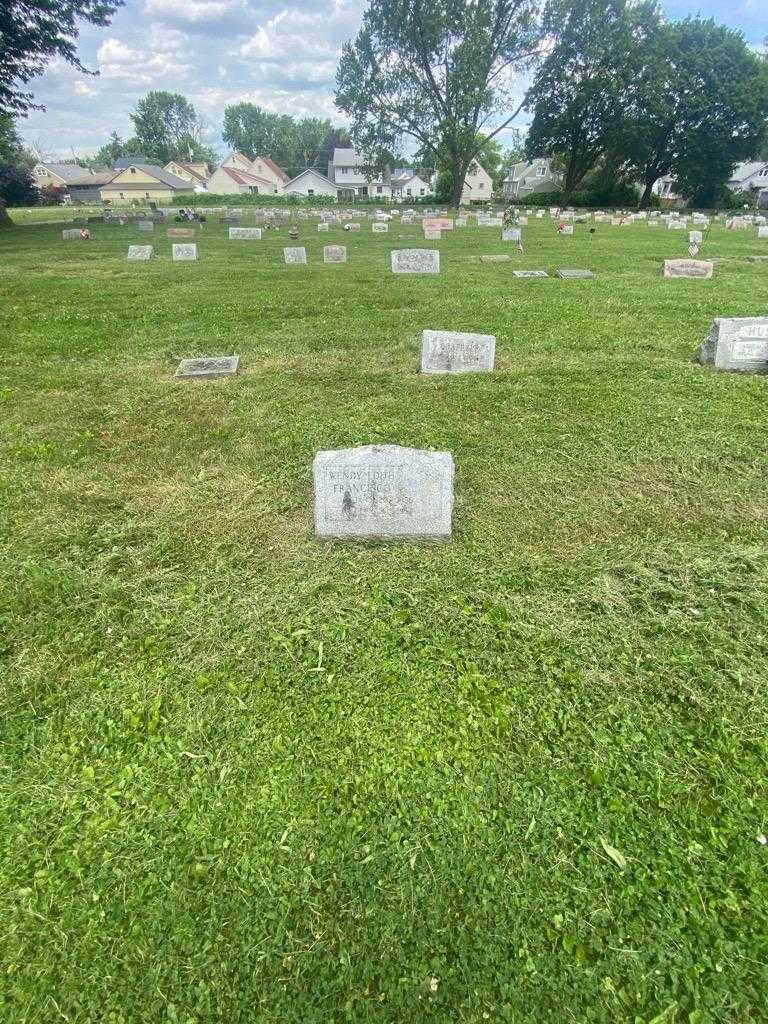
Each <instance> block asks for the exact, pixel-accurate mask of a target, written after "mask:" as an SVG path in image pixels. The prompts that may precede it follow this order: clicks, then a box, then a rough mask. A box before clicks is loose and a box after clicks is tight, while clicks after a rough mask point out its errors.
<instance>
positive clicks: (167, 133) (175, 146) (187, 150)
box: [131, 90, 214, 164]
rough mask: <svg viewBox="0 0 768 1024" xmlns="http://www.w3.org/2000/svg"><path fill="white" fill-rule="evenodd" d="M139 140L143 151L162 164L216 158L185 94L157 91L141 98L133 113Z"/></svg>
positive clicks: (132, 117) (132, 118) (140, 148)
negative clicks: (206, 142)
mask: <svg viewBox="0 0 768 1024" xmlns="http://www.w3.org/2000/svg"><path fill="white" fill-rule="evenodd" d="M131 120H132V121H133V124H134V128H135V140H134V141H135V142H136V143H137V144H138V147H139V150H140V152H141V153H143V154H146V156H147V157H148V158H149V159H150V160H154V161H156V162H157V163H159V164H166V163H168V161H169V160H205V161H212V160H213V158H214V154H213V152H212V151H211V149H210V148H209V147H207V146H204V145H203V144H202V143H201V141H200V136H201V135H202V132H203V123H202V120H201V119H200V117H198V114H197V112H196V110H195V108H194V107H193V106H192V104H191V103H190V102H189V100H188V99H186V98H185V97H184V96H182V95H181V94H180V93H178V92H165V91H162V90H160V91H156V92H150V93H147V95H146V96H145V97H144V99H142V100H139V102H138V104H137V105H136V109H135V110H134V112H133V113H132V114H131Z"/></svg>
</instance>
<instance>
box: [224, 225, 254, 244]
mask: <svg viewBox="0 0 768 1024" xmlns="http://www.w3.org/2000/svg"><path fill="white" fill-rule="evenodd" d="M229 238H230V241H235V240H239V241H243V242H258V241H259V240H260V239H261V228H230V229H229Z"/></svg>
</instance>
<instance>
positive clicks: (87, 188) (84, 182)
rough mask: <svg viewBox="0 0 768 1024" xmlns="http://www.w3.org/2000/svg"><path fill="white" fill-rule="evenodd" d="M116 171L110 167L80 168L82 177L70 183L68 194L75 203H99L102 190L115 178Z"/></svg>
mask: <svg viewBox="0 0 768 1024" xmlns="http://www.w3.org/2000/svg"><path fill="white" fill-rule="evenodd" d="M116 173H117V172H116V171H111V170H110V169H109V168H108V167H103V168H99V167H92V168H88V169H86V168H83V167H81V168H80V177H79V178H75V179H74V180H72V181H70V182H69V184H68V185H67V193H68V194H69V198H70V199H71V200H72V202H73V203H99V202H101V190H102V188H104V186H105V185H108V184H109V183H110V182H111V181H112V179H113V178H114V177H115V174H116Z"/></svg>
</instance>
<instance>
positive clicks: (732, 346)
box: [698, 316, 768, 373]
mask: <svg viewBox="0 0 768 1024" xmlns="http://www.w3.org/2000/svg"><path fill="white" fill-rule="evenodd" d="M698 359H699V362H700V363H704V364H707V363H708V364H711V365H712V366H714V367H715V369H716V370H740V371H742V372H743V373H768V317H765V316H762V317H760V316H742V317H719V318H718V319H716V320H715V321H714V322H713V324H712V327H711V328H710V331H709V334H708V335H707V337H706V338H705V339H704V341H703V342H702V343H701V348H700V349H699V354H698Z"/></svg>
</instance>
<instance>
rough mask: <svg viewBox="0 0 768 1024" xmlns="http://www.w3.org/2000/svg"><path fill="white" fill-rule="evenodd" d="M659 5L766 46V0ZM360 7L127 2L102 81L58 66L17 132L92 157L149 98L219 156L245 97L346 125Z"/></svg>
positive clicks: (93, 57)
mask: <svg viewBox="0 0 768 1024" xmlns="http://www.w3.org/2000/svg"><path fill="white" fill-rule="evenodd" d="M662 3H663V7H664V10H665V13H666V14H667V16H668V17H669V18H682V17H685V16H686V15H689V14H701V15H702V16H704V17H711V18H714V19H715V20H717V21H719V22H721V23H723V24H726V25H729V26H730V27H732V28H735V29H739V30H740V31H742V32H743V33H744V35H745V36H746V38H747V40H748V41H749V42H750V43H751V44H752V45H754V46H755V47H758V46H759V45H760V44H761V43H762V41H763V40H764V39H765V38H766V37H768V0H662ZM365 6H366V0H126V3H125V6H124V7H123V8H121V9H120V11H118V13H117V14H116V16H115V18H114V19H113V21H112V24H111V25H110V26H109V27H108V28H101V29H94V28H91V27H86V28H84V29H83V30H82V33H81V36H80V43H79V55H80V58H81V60H82V61H83V63H84V64H85V65H86V67H88V68H89V69H90V70H93V71H98V72H99V74H98V76H97V77H89V76H86V75H83V74H82V73H81V72H78V71H75V70H74V69H72V68H71V67H70V66H69V65H68V64H66V63H64V62H63V61H54V62H53V63H52V64H51V65H50V66H49V67H48V69H47V71H46V72H45V74H44V75H42V76H40V77H39V78H37V79H35V80H34V81H33V82H32V83H31V84H30V90H31V91H33V92H34V94H35V98H36V100H37V102H39V103H42V104H43V105H44V106H45V108H46V109H45V111H44V112H43V111H34V112H32V113H31V114H30V115H29V117H27V118H26V119H22V120H21V121H20V122H19V129H20V131H21V134H22V136H23V138H24V139H25V141H26V142H27V143H28V144H29V145H31V146H33V147H34V148H36V149H37V150H38V151H39V152H41V153H42V154H43V156H44V157H45V158H46V159H54V158H56V157H58V158H71V157H72V156H74V155H84V156H88V155H92V154H93V153H95V152H96V150H97V149H98V148H99V147H100V146H101V145H103V143H105V142H106V141H107V139H108V137H109V134H110V132H112V131H117V132H118V133H119V134H120V135H121V136H122V137H123V138H126V137H128V136H130V135H131V134H132V124H131V121H130V118H129V114H130V112H131V110H133V109H134V107H135V106H136V103H137V101H138V100H139V99H141V97H142V96H144V95H146V93H147V92H149V91H150V90H152V89H167V90H169V91H171V92H181V93H183V94H184V95H185V96H186V97H187V98H188V99H190V100H191V101H192V103H193V104H194V106H195V108H196V109H197V111H198V113H200V114H201V115H202V117H203V119H204V121H205V123H206V141H208V142H209V143H211V144H212V145H213V146H214V148H215V149H217V150H218V151H219V152H220V153H221V154H222V155H224V154H225V153H226V148H227V147H226V145H225V144H224V142H223V141H222V139H221V122H222V118H223V113H224V107H225V106H227V105H228V104H230V103H238V102H241V101H244V100H247V101H250V102H252V103H256V104H259V105H260V106H262V107H265V108H266V109H268V110H272V111H275V112H276V113H281V114H283V113H284V114H291V115H293V116H295V117H302V116H313V117H322V118H329V119H330V120H331V121H332V122H333V123H334V124H338V125H342V124H343V123H344V118H343V116H342V115H341V114H340V113H339V112H338V111H337V110H336V109H335V107H334V104H333V91H334V75H335V70H336V64H337V62H338V57H339V53H340V51H341V46H342V44H343V43H344V42H345V41H346V40H347V39H351V38H353V37H354V36H355V34H356V33H357V30H358V28H359V27H360V22H361V18H362V12H363V10H364V9H365ZM521 89H522V83H521ZM524 120H525V118H524V117H522V118H521V124H522V123H523V122H524ZM501 141H502V142H503V141H504V139H503V138H502V139H501Z"/></svg>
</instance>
